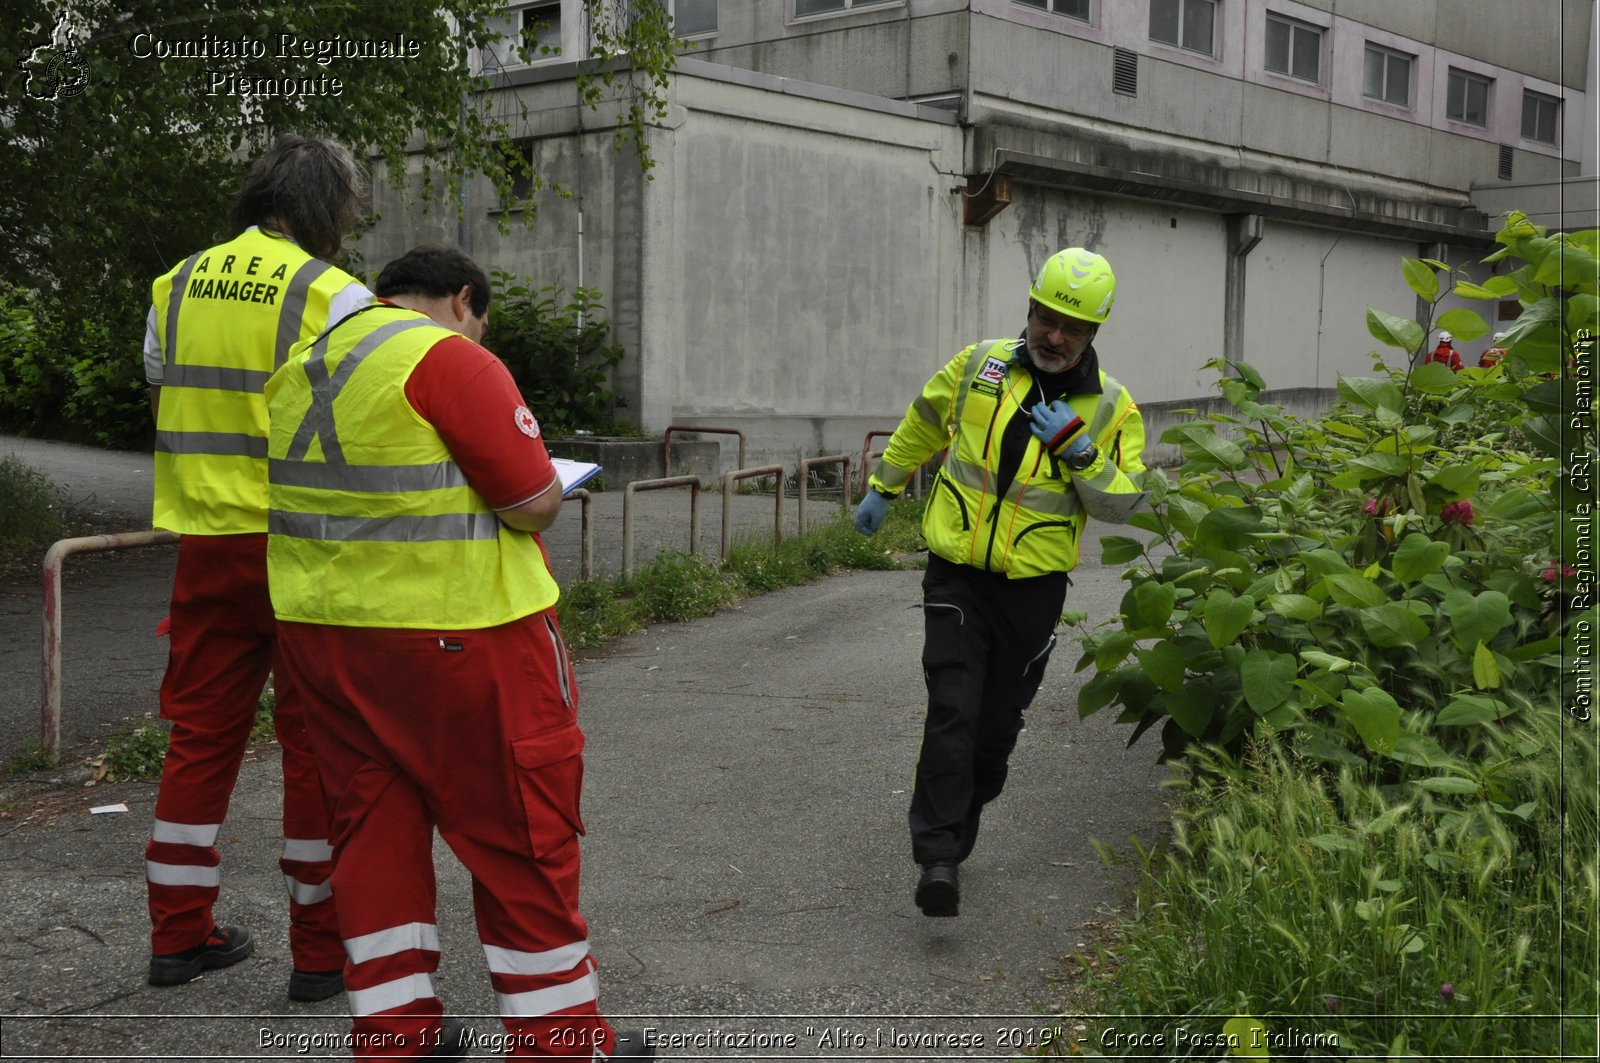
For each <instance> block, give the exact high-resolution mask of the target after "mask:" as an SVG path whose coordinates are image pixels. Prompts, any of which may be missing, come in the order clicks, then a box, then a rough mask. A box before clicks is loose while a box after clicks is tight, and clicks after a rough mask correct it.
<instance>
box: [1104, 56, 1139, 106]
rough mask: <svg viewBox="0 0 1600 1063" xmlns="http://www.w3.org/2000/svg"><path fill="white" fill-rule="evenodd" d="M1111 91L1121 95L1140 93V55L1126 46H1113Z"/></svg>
mask: <svg viewBox="0 0 1600 1063" xmlns="http://www.w3.org/2000/svg"><path fill="white" fill-rule="evenodd" d="M1111 91H1112V92H1115V93H1116V94H1117V95H1119V96H1137V95H1139V56H1138V55H1137V54H1135V53H1133V52H1130V51H1128V50H1127V49H1126V48H1113V49H1112V58H1111Z"/></svg>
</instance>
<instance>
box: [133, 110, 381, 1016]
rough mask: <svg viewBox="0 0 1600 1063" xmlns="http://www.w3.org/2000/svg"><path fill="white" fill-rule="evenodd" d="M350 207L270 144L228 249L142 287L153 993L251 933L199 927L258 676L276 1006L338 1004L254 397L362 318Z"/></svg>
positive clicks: (351, 172) (342, 153) (354, 172)
mask: <svg viewBox="0 0 1600 1063" xmlns="http://www.w3.org/2000/svg"><path fill="white" fill-rule="evenodd" d="M362 194H363V179H362V175H361V172H360V170H359V169H358V168H357V166H356V163H355V161H354V159H353V158H352V157H351V155H350V153H349V152H348V151H347V150H346V149H345V148H343V147H342V146H340V145H338V144H335V143H332V142H329V141H323V140H308V139H306V138H303V137H298V136H289V137H285V138H283V139H281V140H280V141H278V142H277V144H275V145H274V146H273V148H272V149H271V150H269V151H268V152H267V153H266V154H264V155H263V156H262V157H261V158H260V159H258V160H257V161H256V163H255V164H254V165H253V166H252V167H251V169H250V171H249V173H248V174H247V176H246V177H245V180H244V183H243V185H242V186H241V188H240V190H239V194H238V197H237V199H236V201H235V203H234V205H233V208H232V213H231V217H230V220H231V222H232V223H233V227H234V231H235V232H236V233H237V234H238V235H236V236H234V237H233V238H232V239H231V240H228V241H226V242H224V243H222V244H219V245H217V246H215V247H210V248H206V249H205V250H203V251H199V252H197V253H195V254H194V255H192V256H190V257H189V258H188V259H186V260H184V261H183V262H182V263H180V264H179V265H178V266H176V267H175V268H174V269H173V270H172V271H171V272H169V273H168V274H166V275H165V276H163V277H161V278H159V279H158V280H156V282H155V284H154V285H153V287H152V306H151V308H150V314H149V321H148V328H147V335H146V340H145V377H146V380H147V381H148V382H149V384H150V402H151V409H152V410H153V412H154V413H155V416H156V453H155V507H154V515H153V518H152V523H153V526H154V527H156V528H163V529H167V530H170V531H175V532H178V533H180V534H181V535H182V536H183V539H182V542H181V544H180V545H179V547H178V568H177V574H176V577H175V579H174V581H173V588H172V604H171V613H170V617H169V622H168V625H167V626H168V631H169V634H170V640H171V641H170V643H169V648H168V658H167V671H166V675H165V677H164V678H163V679H162V682H161V695H160V697H161V716H162V718H163V719H167V720H170V721H172V733H171V740H170V745H169V747H168V750H167V756H166V761H165V763H164V764H163V766H162V771H161V789H160V791H159V792H158V794H157V797H156V810H155V822H154V824H153V825H152V828H151V832H150V841H149V843H148V845H147V846H146V847H145V879H146V883H147V892H148V900H149V909H150V922H151V935H150V941H151V952H152V956H151V959H150V969H149V981H150V983H151V984H152V985H158V986H171V985H179V984H182V983H184V982H188V981H191V980H193V979H194V978H195V977H196V976H198V975H199V974H200V973H201V972H202V971H205V970H208V969H211V968H217V967H226V966H228V965H230V964H234V963H237V962H239V961H240V960H243V959H244V958H245V957H247V956H249V955H250V954H251V952H252V951H253V950H254V948H255V941H254V939H253V937H252V936H251V934H250V931H249V930H248V929H246V928H245V927H241V926H225V927H218V926H217V925H216V921H215V919H214V917H213V911H212V910H213V906H214V904H215V902H216V900H217V896H218V893H219V890H220V886H221V866H220V865H221V855H220V854H219V852H218V851H217V848H216V841H217V833H218V831H219V830H220V828H221V826H222V821H223V818H224V817H225V816H226V814H227V811H228V803H229V799H230V798H231V796H232V793H233V786H234V782H235V780H236V779H237V778H238V774H239V766H240V764H241V762H242V761H243V759H244V752H245V747H246V746H247V744H248V742H249V737H250V731H251V729H252V727H253V726H254V725H255V718H256V708H257V705H258V702H259V699H260V696H261V691H262V688H263V685H264V684H265V682H266V679H267V675H268V672H269V671H271V672H274V673H275V674H276V681H275V683H274V688H275V694H276V708H275V712H274V724H275V727H276V730H277V737H278V742H279V745H280V746H281V747H282V750H283V830H284V844H283V850H282V855H281V858H280V860H279V865H280V867H281V869H282V871H283V875H284V879H285V881H286V883H287V885H288V891H289V946H290V951H291V953H292V955H293V961H294V970H293V971H292V972H291V974H290V976H289V997H290V999H291V1000H298V1001H314V1000H322V999H325V998H327V997H330V996H333V995H334V994H336V993H338V992H340V990H342V989H343V982H342V977H341V969H342V967H343V963H344V950H343V948H342V946H341V945H340V942H339V935H338V927H337V924H336V920H335V917H334V912H333V903H332V901H331V900H329V894H328V891H329V887H328V874H329V870H330V864H329V860H330V858H331V853H332V850H331V849H330V848H329V845H328V827H327V813H326V809H325V807H324V805H323V799H322V787H321V783H320V781H319V780H318V777H317V771H316V765H315V763H314V761H313V760H312V757H311V750H310V744H309V740H308V739H307V737H306V733H305V724H304V721H303V719H302V716H301V706H300V700H299V697H298V692H297V690H296V687H295V684H294V681H293V678H292V677H291V676H289V675H288V674H287V673H286V672H285V670H284V669H283V668H282V667H280V665H281V662H280V661H279V660H278V659H277V656H276V649H275V644H276V622H275V620H274V618H273V615H272V605H271V603H270V602H269V600H268V598H267V568H266V551H267V535H266V532H267V461H266V444H267V441H266V434H267V407H266V400H265V399H264V398H263V397H262V386H263V384H264V383H265V382H266V380H267V377H268V376H270V375H271V373H272V371H273V369H274V368H276V367H277V366H278V365H280V364H282V362H283V360H284V358H286V357H287V355H288V353H289V348H290V347H291V346H292V345H293V344H294V343H295V342H296V341H298V340H300V339H307V338H310V337H312V336H315V335H316V334H317V333H319V332H321V331H322V330H323V329H324V328H326V327H327V326H328V325H329V323H331V322H333V321H337V320H338V319H339V318H340V317H342V316H344V315H345V314H347V313H349V312H350V311H352V310H354V309H356V308H357V307H359V306H361V305H364V304H365V303H367V302H370V301H371V298H372V293H371V292H369V291H367V289H366V287H365V286H364V285H362V284H361V283H360V282H358V281H357V280H356V279H355V278H354V277H352V276H350V275H349V274H348V273H346V272H344V271H343V270H341V269H339V268H337V267H335V266H332V265H330V264H329V262H328V261H327V260H328V259H333V258H337V257H338V256H339V254H340V246H341V243H342V242H343V239H344V236H345V234H346V233H347V232H348V231H349V229H350V226H351V225H352V224H353V223H354V222H355V220H356V218H357V216H358V215H359V213H360V205H361V196H362Z"/></svg>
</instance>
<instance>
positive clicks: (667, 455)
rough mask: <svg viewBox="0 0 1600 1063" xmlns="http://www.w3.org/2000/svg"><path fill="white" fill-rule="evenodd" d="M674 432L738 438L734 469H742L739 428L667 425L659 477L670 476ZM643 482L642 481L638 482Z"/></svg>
mask: <svg viewBox="0 0 1600 1063" xmlns="http://www.w3.org/2000/svg"><path fill="white" fill-rule="evenodd" d="M674 432H711V433H713V434H719V435H725V436H738V437H739V463H738V464H737V465H735V466H734V468H736V469H742V468H744V430H743V429H740V428H700V427H697V426H695V425H688V424H669V425H667V430H666V431H665V432H663V433H661V475H663V476H671V475H672V433H674ZM640 482H644V481H640Z"/></svg>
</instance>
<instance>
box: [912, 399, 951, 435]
mask: <svg viewBox="0 0 1600 1063" xmlns="http://www.w3.org/2000/svg"><path fill="white" fill-rule="evenodd" d="M911 408H912V409H913V410H916V411H917V416H918V417H920V418H922V419H923V420H924V421H927V422H928V423H929V424H931V425H933V427H935V428H943V427H944V418H943V417H941V416H940V415H939V411H938V410H936V409H934V408H933V403H931V402H929V401H928V400H927V399H925V398H923V397H922V396H921V395H918V396H917V397H916V398H915V399H913V400H912V402H911Z"/></svg>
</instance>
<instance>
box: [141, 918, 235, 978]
mask: <svg viewBox="0 0 1600 1063" xmlns="http://www.w3.org/2000/svg"><path fill="white" fill-rule="evenodd" d="M255 950H256V941H255V938H253V937H251V936H250V931H248V930H246V929H245V928H244V927H242V926H224V927H212V928H211V933H209V934H207V935H206V939H205V940H204V941H203V942H201V943H200V944H198V945H196V946H195V947H194V948H192V949H184V950H183V951H182V952H174V953H171V954H169V955H166V956H152V957H150V984H151V985H162V986H166V985H183V984H184V983H185V982H192V981H194V980H195V979H196V978H199V977H200V972H202V971H210V970H215V969H216V968H218V967H231V966H232V965H233V964H236V963H238V962H239V961H240V960H242V959H244V958H245V957H247V956H249V955H250V954H251V953H252V952H254V951H255Z"/></svg>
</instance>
